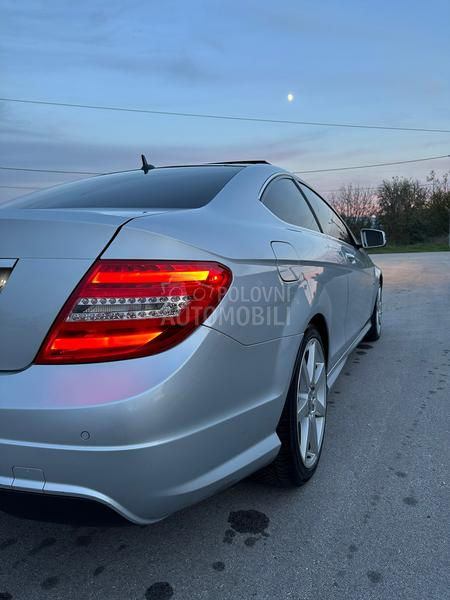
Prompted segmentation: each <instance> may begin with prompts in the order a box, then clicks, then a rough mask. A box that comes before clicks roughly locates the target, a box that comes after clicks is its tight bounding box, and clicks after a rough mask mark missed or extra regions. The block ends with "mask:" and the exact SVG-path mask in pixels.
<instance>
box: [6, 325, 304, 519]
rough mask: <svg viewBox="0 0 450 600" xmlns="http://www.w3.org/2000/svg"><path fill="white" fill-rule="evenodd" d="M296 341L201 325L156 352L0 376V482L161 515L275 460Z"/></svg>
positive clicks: (127, 512) (133, 514)
mask: <svg viewBox="0 0 450 600" xmlns="http://www.w3.org/2000/svg"><path fill="white" fill-rule="evenodd" d="M300 341H301V336H291V337H285V338H280V339H277V340H272V341H270V342H265V343H261V344H254V345H251V346H244V345H242V344H240V343H238V342H236V341H234V340H232V339H231V338H229V337H227V336H225V335H223V334H221V333H218V332H217V331H215V330H213V329H210V328H208V327H204V326H203V327H200V328H199V329H198V330H197V331H196V332H195V333H194V334H192V335H191V336H190V337H189V338H188V339H187V340H185V341H184V342H183V343H182V344H179V345H178V346H177V347H175V348H173V349H172V350H169V351H167V352H165V353H162V354H159V355H155V356H151V357H146V358H140V359H135V360H127V361H117V362H111V363H99V364H86V365H33V366H31V367H30V368H28V369H26V370H24V371H22V372H18V373H1V374H0V487H2V488H9V489H13V490H24V491H33V492H38V493H44V494H66V495H70V496H79V497H85V498H89V499H93V500H96V501H99V502H102V503H104V504H106V505H108V506H110V507H111V508H113V509H114V510H116V511H117V512H119V513H121V514H122V515H123V516H125V517H126V518H128V519H130V520H131V521H134V522H136V523H150V522H153V521H157V520H160V519H162V518H164V517H165V516H167V515H168V514H170V513H172V512H174V511H176V510H178V509H180V508H182V507H184V506H187V505H189V504H191V503H194V502H196V501H198V500H200V499H202V498H204V497H206V496H208V495H210V494H212V493H214V492H215V491H217V490H219V489H221V488H223V487H226V486H228V485H230V484H232V483H234V482H235V481H238V480H239V479H241V478H243V477H245V476H246V475H247V474H249V473H251V472H252V471H254V470H256V469H258V468H259V467H261V466H263V465H264V464H266V463H268V462H270V461H271V460H272V459H273V458H274V457H275V456H276V454H277V452H278V449H279V440H278V437H277V435H276V433H275V428H276V424H277V422H278V419H279V415H280V413H281V410H282V407H283V402H284V398H285V396H286V393H287V390H288V386H289V382H290V376H291V373H292V366H293V364H294V361H295V356H296V353H297V349H298V347H299V344H300Z"/></svg>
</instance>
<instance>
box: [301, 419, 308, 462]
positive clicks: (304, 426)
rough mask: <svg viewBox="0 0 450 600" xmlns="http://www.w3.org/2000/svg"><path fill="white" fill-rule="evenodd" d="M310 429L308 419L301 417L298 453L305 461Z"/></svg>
mask: <svg viewBox="0 0 450 600" xmlns="http://www.w3.org/2000/svg"><path fill="white" fill-rule="evenodd" d="M309 430H310V419H309V417H307V418H306V419H302V420H301V422H300V454H301V455H302V459H303V462H305V461H306V455H307V452H308V440H309Z"/></svg>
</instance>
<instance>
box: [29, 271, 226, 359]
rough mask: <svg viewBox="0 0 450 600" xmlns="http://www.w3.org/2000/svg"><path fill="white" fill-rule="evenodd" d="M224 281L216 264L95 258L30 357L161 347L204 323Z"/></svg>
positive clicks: (129, 354)
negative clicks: (36, 350) (34, 355)
mask: <svg viewBox="0 0 450 600" xmlns="http://www.w3.org/2000/svg"><path fill="white" fill-rule="evenodd" d="M230 282H231V272H230V270H229V269H228V268H227V267H224V266H223V265H220V264H218V263H215V262H183V261H149V260H98V261H97V262H96V263H95V264H94V265H93V266H92V267H91V269H90V270H89V271H88V272H87V274H86V275H85V277H84V278H83V279H82V281H81V282H80V283H79V284H78V286H77V287H76V289H75V291H74V292H73V294H72V295H71V296H70V298H69V300H68V301H67V303H66V304H65V306H64V307H63V309H62V311H61V312H60V314H59V315H58V318H57V319H56V321H55V323H54V324H53V326H52V328H51V330H50V331H49V333H48V335H47V337H46V339H45V341H44V343H43V345H42V347H41V349H40V351H39V353H38V356H37V357H36V362H37V363H40V364H47V363H79V362H97V361H105V360H118V359H123V358H135V357H139V356H147V355H149V354H156V353H158V352H162V351H163V350H167V349H168V348H171V347H172V346H174V345H175V344H178V343H179V342H180V341H182V340H183V339H184V338H186V337H187V336H188V335H189V334H190V333H192V331H193V330H194V329H195V328H196V327H198V326H199V325H200V324H201V323H203V321H204V320H205V319H206V318H207V317H208V316H209V315H210V314H211V312H212V311H213V310H214V309H215V308H216V306H217V305H218V304H219V302H220V300H221V299H222V297H223V296H224V294H225V292H226V291H227V289H228V287H229V285H230Z"/></svg>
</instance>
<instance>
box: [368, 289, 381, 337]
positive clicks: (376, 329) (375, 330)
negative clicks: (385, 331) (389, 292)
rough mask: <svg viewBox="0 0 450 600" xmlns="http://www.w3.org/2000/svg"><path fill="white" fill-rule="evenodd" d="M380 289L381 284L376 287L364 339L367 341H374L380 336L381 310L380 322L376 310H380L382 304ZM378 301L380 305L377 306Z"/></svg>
mask: <svg viewBox="0 0 450 600" xmlns="http://www.w3.org/2000/svg"><path fill="white" fill-rule="evenodd" d="M382 290H383V288H382V287H381V285H380V286H379V288H378V292H377V298H376V300H375V306H374V307H373V312H372V316H371V317H370V329H369V331H368V332H367V333H366V335H365V337H364V339H365V340H366V341H368V342H376V341H377V340H379V339H380V336H381V312H380V317H379V318H380V323H378V310H380V311H381V305H382ZM379 303H380V306H379Z"/></svg>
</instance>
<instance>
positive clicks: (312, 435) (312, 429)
mask: <svg viewBox="0 0 450 600" xmlns="http://www.w3.org/2000/svg"><path fill="white" fill-rule="evenodd" d="M308 420H309V431H308V441H309V447H310V450H311V452H312V453H313V454H317V453H318V451H319V439H318V435H317V421H316V419H315V417H311V418H310V419H308Z"/></svg>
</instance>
